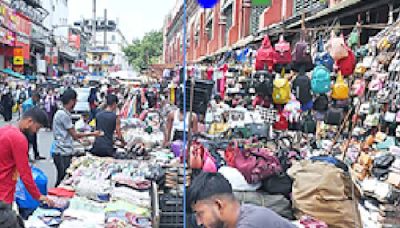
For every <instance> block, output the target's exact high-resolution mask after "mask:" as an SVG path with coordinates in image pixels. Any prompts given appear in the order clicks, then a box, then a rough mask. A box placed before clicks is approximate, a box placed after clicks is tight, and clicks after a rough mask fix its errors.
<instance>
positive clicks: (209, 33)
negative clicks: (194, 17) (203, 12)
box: [206, 20, 213, 40]
mask: <svg viewBox="0 0 400 228" xmlns="http://www.w3.org/2000/svg"><path fill="white" fill-rule="evenodd" d="M212 25H213V20H210V21H209V22H208V23H207V25H206V33H207V37H208V40H211V39H212V35H213V26H212Z"/></svg>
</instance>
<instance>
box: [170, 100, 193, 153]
mask: <svg viewBox="0 0 400 228" xmlns="http://www.w3.org/2000/svg"><path fill="white" fill-rule="evenodd" d="M189 118H190V112H187V113H186V129H185V128H184V127H185V126H184V116H183V107H180V108H179V109H178V110H174V111H171V112H170V113H169V114H168V118H167V129H166V132H165V139H164V146H167V145H169V143H170V142H172V141H177V140H183V132H184V131H185V130H186V133H187V131H188V129H189ZM192 132H193V133H197V132H198V118H197V115H196V114H195V113H192Z"/></svg>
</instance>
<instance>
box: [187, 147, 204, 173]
mask: <svg viewBox="0 0 400 228" xmlns="http://www.w3.org/2000/svg"><path fill="white" fill-rule="evenodd" d="M189 153H190V160H189V165H190V168H192V169H201V168H203V162H204V160H203V159H204V153H205V148H204V146H203V145H202V144H201V143H199V142H197V141H194V142H193V143H192V145H191V147H190V149H189Z"/></svg>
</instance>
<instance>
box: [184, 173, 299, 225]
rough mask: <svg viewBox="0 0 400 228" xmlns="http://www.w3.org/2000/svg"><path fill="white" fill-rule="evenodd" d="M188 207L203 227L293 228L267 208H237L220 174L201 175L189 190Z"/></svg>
mask: <svg viewBox="0 0 400 228" xmlns="http://www.w3.org/2000/svg"><path fill="white" fill-rule="evenodd" d="M188 205H190V206H191V208H192V209H193V211H194V212H195V215H196V221H197V224H198V225H202V226H203V227H206V228H295V227H296V226H295V225H293V224H291V223H290V222H289V221H288V220H286V219H284V218H282V217H280V216H279V215H278V214H276V213H275V212H273V211H271V210H270V209H268V208H264V207H258V206H253V205H246V204H244V205H240V202H239V201H238V200H237V199H236V198H235V196H234V195H233V191H232V186H231V185H230V183H229V182H228V180H226V179H225V178H224V176H222V174H220V173H201V174H200V175H199V176H197V177H196V178H195V179H194V181H193V183H192V184H191V186H190V188H189V191H188Z"/></svg>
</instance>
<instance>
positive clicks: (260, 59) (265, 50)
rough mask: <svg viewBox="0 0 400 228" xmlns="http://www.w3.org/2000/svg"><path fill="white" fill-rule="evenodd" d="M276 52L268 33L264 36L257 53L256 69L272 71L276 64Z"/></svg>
mask: <svg viewBox="0 0 400 228" xmlns="http://www.w3.org/2000/svg"><path fill="white" fill-rule="evenodd" d="M275 56H276V52H275V50H274V48H273V47H272V45H271V41H270V40H269V37H268V35H266V36H264V40H263V42H262V45H261V47H260V48H259V49H258V51H257V55H256V70H265V69H267V70H268V71H272V69H273V68H274V65H275V60H274V59H275Z"/></svg>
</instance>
